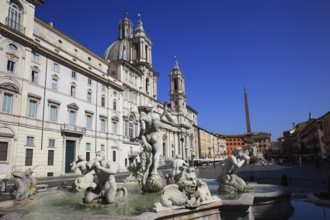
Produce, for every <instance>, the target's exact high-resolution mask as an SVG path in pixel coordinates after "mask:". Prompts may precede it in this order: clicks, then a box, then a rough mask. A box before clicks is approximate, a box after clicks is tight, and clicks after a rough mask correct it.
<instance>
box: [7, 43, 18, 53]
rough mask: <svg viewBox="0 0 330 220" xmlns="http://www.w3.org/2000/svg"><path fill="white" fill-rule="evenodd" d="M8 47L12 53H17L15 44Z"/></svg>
mask: <svg viewBox="0 0 330 220" xmlns="http://www.w3.org/2000/svg"><path fill="white" fill-rule="evenodd" d="M8 47H9V49H10V50H11V51H13V52H15V51H17V46H16V45H15V44H9V45H8Z"/></svg>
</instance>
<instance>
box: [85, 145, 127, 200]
mask: <svg viewBox="0 0 330 220" xmlns="http://www.w3.org/2000/svg"><path fill="white" fill-rule="evenodd" d="M89 172H95V179H94V182H95V187H89V188H87V189H86V190H85V197H84V198H83V203H86V204H89V203H103V204H114V203H120V202H123V201H124V200H125V197H126V196H127V189H126V188H125V187H117V183H116V180H115V172H113V171H112V170H111V169H110V164H109V163H108V162H107V161H105V156H104V152H103V151H98V152H97V153H96V157H95V159H94V161H90V162H88V163H87V164H86V172H85V173H89Z"/></svg>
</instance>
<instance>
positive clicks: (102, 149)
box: [101, 144, 105, 152]
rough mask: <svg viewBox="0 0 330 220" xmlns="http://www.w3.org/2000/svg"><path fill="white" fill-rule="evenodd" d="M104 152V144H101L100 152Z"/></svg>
mask: <svg viewBox="0 0 330 220" xmlns="http://www.w3.org/2000/svg"><path fill="white" fill-rule="evenodd" d="M104 150H105V147H104V144H101V151H103V152H104Z"/></svg>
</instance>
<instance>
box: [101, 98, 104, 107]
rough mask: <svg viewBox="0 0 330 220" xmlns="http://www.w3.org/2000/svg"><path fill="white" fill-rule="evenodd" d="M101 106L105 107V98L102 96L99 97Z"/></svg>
mask: <svg viewBox="0 0 330 220" xmlns="http://www.w3.org/2000/svg"><path fill="white" fill-rule="evenodd" d="M101 106H102V107H105V97H104V96H102V97H101Z"/></svg>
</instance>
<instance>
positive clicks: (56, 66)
mask: <svg viewBox="0 0 330 220" xmlns="http://www.w3.org/2000/svg"><path fill="white" fill-rule="evenodd" d="M53 70H54V71H56V72H60V64H58V63H53Z"/></svg>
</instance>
